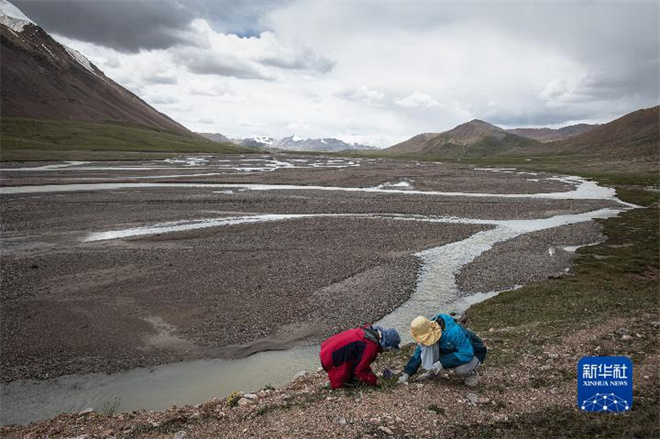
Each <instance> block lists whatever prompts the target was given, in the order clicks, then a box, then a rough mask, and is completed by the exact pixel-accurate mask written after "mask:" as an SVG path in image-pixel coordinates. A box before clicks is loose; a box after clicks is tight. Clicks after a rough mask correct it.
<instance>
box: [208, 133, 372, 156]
mask: <svg viewBox="0 0 660 439" xmlns="http://www.w3.org/2000/svg"><path fill="white" fill-rule="evenodd" d="M199 134H201V135H202V136H204V137H206V138H207V139H211V140H215V139H214V138H212V137H210V136H209V135H207V134H206V133H199ZM219 136H222V135H221V134H220V135H219ZM222 137H224V136H222ZM225 138H226V137H225ZM219 141H222V140H219ZM229 141H231V142H233V143H235V144H237V145H240V146H245V147H250V148H275V149H284V150H287V151H320V152H338V151H357V150H360V151H365V150H377V149H378V148H375V147H373V146H367V145H360V144H359V143H347V142H344V141H343V140H339V139H335V138H334V137H325V138H323V139H303V138H302V137H299V136H296V135H293V136H289V137H283V138H281V139H277V138H274V137H268V136H255V137H248V138H245V139H230V140H229Z"/></svg>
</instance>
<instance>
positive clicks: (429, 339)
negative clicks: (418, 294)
mask: <svg viewBox="0 0 660 439" xmlns="http://www.w3.org/2000/svg"><path fill="white" fill-rule="evenodd" d="M410 334H411V335H412V338H413V339H414V340H415V341H416V342H417V348H416V349H415V352H414V353H413V356H412V357H411V358H410V360H409V361H408V364H407V365H406V367H405V368H404V373H403V374H402V375H401V377H400V378H399V381H398V382H399V383H405V382H406V381H408V378H409V377H410V376H412V375H414V374H415V373H416V372H417V370H418V369H419V366H420V365H421V366H422V368H423V369H425V370H427V371H428V375H429V376H430V377H432V376H435V375H437V374H438V373H439V372H440V371H442V370H443V369H453V370H454V374H455V375H456V376H459V377H462V378H465V381H464V382H465V385H466V386H470V387H474V386H476V385H477V384H478V382H479V374H478V373H477V366H479V365H480V364H481V363H483V361H484V360H485V359H486V346H484V343H483V341H481V339H480V338H479V337H477V336H476V335H475V334H474V333H473V332H471V331H469V330H468V329H466V328H464V327H463V326H462V325H460V324H459V323H457V322H456V320H454V318H453V317H451V316H448V315H446V314H438V315H436V316H435V317H433V318H432V319H431V320H429V319H427V318H426V317H422V316H419V317H417V318H415V320H413V321H412V323H411V324H410Z"/></svg>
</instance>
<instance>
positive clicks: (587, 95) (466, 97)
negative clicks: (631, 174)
mask: <svg viewBox="0 0 660 439" xmlns="http://www.w3.org/2000/svg"><path fill="white" fill-rule="evenodd" d="M13 3H14V4H15V5H16V6H18V7H19V8H20V9H21V10H22V11H23V12H24V13H25V14H26V15H27V16H28V17H30V18H31V19H32V20H34V21H35V22H36V23H37V24H39V25H41V26H42V27H43V28H44V29H46V30H47V31H48V32H50V33H51V34H53V35H54V36H55V38H56V39H58V40H59V41H61V42H63V43H64V44H67V45H69V46H71V47H73V48H75V49H77V50H79V51H80V52H82V53H83V54H85V55H86V56H87V57H88V58H89V59H90V60H91V61H92V62H93V63H95V64H96V65H97V66H98V67H99V68H100V69H101V70H103V71H104V72H105V73H106V75H108V76H109V77H110V78H112V79H114V80H115V81H116V82H118V83H119V84H121V85H123V86H125V87H127V88H129V89H130V90H132V91H133V92H135V93H136V94H138V95H139V96H140V97H142V98H143V99H145V100H146V101H147V102H148V103H150V104H151V105H153V106H154V107H156V108H157V109H158V110H160V111H162V112H164V113H166V114H168V115H169V116H171V117H173V118H174V119H176V120H177V121H179V122H181V123H182V124H184V125H185V126H187V127H188V128H190V129H192V130H194V131H200V132H219V133H223V134H225V135H228V136H231V137H247V136H253V135H270V136H274V137H283V136H287V135H292V134H297V135H299V136H303V137H338V138H341V139H344V140H349V141H356V142H360V143H366V144H371V145H376V146H383V147H384V146H389V145H392V144H394V143H397V142H399V141H402V140H405V139H407V138H409V137H411V136H413V135H415V134H419V133H422V132H440V131H444V130H447V129H450V128H452V127H454V126H455V125H458V124H460V123H463V122H466V121H468V120H471V119H475V118H478V119H483V120H486V121H489V122H491V123H495V124H497V125H500V126H503V127H506V128H511V127H519V126H535V127H536V126H552V127H559V126H563V125H568V124H573V123H578V122H588V123H594V122H607V121H609V120H612V119H614V118H616V117H619V116H621V115H623V114H625V113H628V112H630V111H634V110H636V109H639V108H645V107H651V106H654V105H657V104H658V102H659V100H660V99H659V92H658V77H659V74H660V72H659V51H660V48H659V37H658V35H659V19H658V17H659V3H658V2H656V1H650V2H640V3H634V2H620V3H616V2H599V1H579V2H578V1H576V2H552V3H551V2H525V3H523V2H511V1H508V2H486V1H479V2H476V1H462V2H445V1H436V2H429V1H424V2H414V1H405V2H404V1H400V2H397V1H389V2H377V1H362V2H357V1H355V2H351V1H332V2H330V1H328V2H325V1H310V0H307V1H276V0H271V1H262V2H260V1H239V0H225V1H212V0H198V1H192V0H158V1H155V0H147V1H139V0H133V1H124V0H14V1H13Z"/></svg>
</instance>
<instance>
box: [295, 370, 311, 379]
mask: <svg viewBox="0 0 660 439" xmlns="http://www.w3.org/2000/svg"><path fill="white" fill-rule="evenodd" d="M308 373H309V372H307V371H306V370H301V371H300V372H298V373H297V374H295V375H294V376H293V380H294V381H295V380H298V379H300V378H304V377H306V376H307V374H308Z"/></svg>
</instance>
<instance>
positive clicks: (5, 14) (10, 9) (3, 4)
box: [0, 0, 35, 32]
mask: <svg viewBox="0 0 660 439" xmlns="http://www.w3.org/2000/svg"><path fill="white" fill-rule="evenodd" d="M0 24H4V25H5V26H7V27H8V28H9V29H11V30H13V31H14V32H22V31H23V29H24V28H25V26H27V25H28V24H35V23H34V21H32V20H30V19H29V18H28V17H27V15H25V14H24V13H23V12H21V10H20V9H18V8H17V7H16V6H14V5H13V4H11V3H9V2H8V1H7V0H0Z"/></svg>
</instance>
